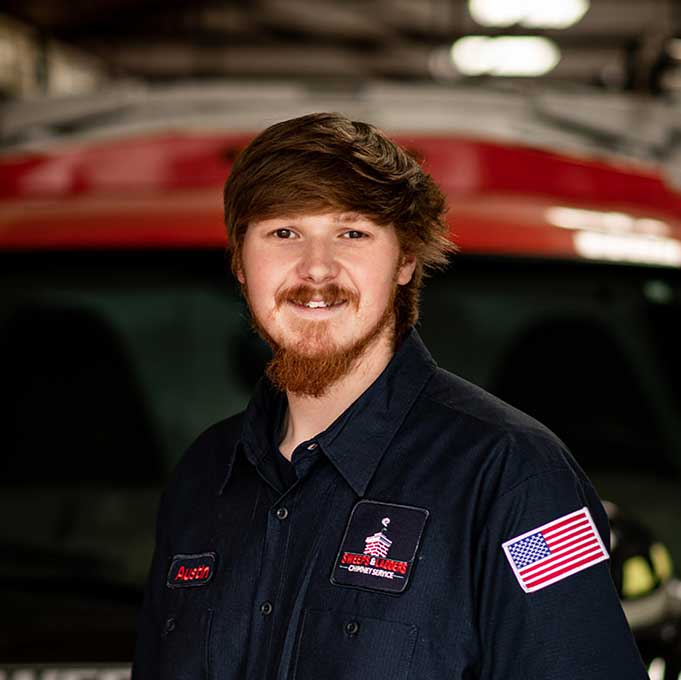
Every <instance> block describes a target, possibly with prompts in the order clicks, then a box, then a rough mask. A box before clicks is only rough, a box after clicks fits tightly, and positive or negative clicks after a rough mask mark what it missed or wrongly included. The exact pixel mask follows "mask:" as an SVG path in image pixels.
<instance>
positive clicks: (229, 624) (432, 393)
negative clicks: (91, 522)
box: [133, 330, 647, 680]
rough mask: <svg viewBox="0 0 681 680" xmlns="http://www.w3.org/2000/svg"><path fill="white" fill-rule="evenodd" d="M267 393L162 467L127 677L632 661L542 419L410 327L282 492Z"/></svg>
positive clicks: (497, 677) (573, 672)
mask: <svg viewBox="0 0 681 680" xmlns="http://www.w3.org/2000/svg"><path fill="white" fill-rule="evenodd" d="M284 399H285V397H284V396H283V395H282V394H280V393H277V392H276V391H274V390H273V388H272V387H271V386H270V385H269V384H268V383H267V382H266V381H262V382H261V383H260V385H259V387H258V389H257V391H256V393H255V395H254V397H253V399H252V401H251V403H250V405H249V406H248V408H247V409H246V411H245V412H243V413H241V414H238V415H236V416H234V417H232V418H228V419H227V420H225V421H222V422H220V423H218V424H217V425H214V426H213V427H211V428H210V429H209V430H207V431H206V432H205V433H204V434H203V435H201V436H200V437H199V438H198V440H197V441H196V442H195V443H194V444H193V445H192V446H191V448H190V449H189V451H188V452H187V454H186V455H185V457H184V458H183V459H182V461H181V462H180V464H179V465H178V467H177V469H176V471H175V473H174V475H173V477H172V480H171V482H170V484H169V486H168V488H167V490H166V492H165V494H164V496H163V499H162V501H161V507H160V510H159V519H158V532H157V545H156V550H155V554H154V558H153V563H152V567H151V573H150V576H149V581H148V585H147V590H146V596H145V603H144V607H143V611H142V614H141V620H140V629H139V637H138V644H137V651H136V656H135V662H134V665H133V678H134V680H148V679H149V680H150V679H152V678H159V679H162V680H170V679H177V680H190V679H192V680H195V679H198V678H210V679H216V680H217V679H219V680H289V679H294V678H295V679H297V680H312V679H320V680H350V679H352V680H357V679H358V678H372V679H377V680H378V679H383V680H407V679H411V680H417V679H418V680H443V678H447V679H448V680H458V679H461V680H463V679H466V680H472V679H474V678H475V679H481V680H501V679H502V678H503V680H513V679H514V678H518V679H521V678H522V680H540V679H541V680H548V679H550V680H606V679H607V680H634V679H635V680H641V679H643V678H646V677H647V675H646V672H645V670H644V667H643V664H642V662H641V660H640V657H639V654H638V651H637V649H636V646H635V643H634V640H633V637H632V635H631V633H630V631H629V628H628V626H627V623H626V620H625V617H624V614H623V612H622V608H621V606H620V604H619V601H618V598H617V595H616V592H615V589H614V587H613V583H612V581H611V578H610V574H609V571H608V561H607V559H606V556H605V553H598V550H606V549H607V547H608V544H609V540H608V538H609V530H608V522H607V518H606V515H605V513H604V511H603V509H602V506H601V503H600V501H599V499H598V497H597V495H596V493H595V491H594V489H593V487H592V486H591V484H590V482H589V481H588V479H587V478H586V477H585V475H584V473H583V472H582V471H581V469H580V468H579V466H578V465H577V464H576V463H575V461H574V459H573V458H572V456H571V455H570V453H569V452H568V451H567V450H566V449H565V447H564V446H563V444H562V443H561V442H560V441H559V440H558V439H557V438H556V437H555V436H554V435H553V434H552V433H551V432H550V431H548V430H547V429H546V428H545V427H543V426H542V425H540V424H539V423H537V422H536V421H534V420H532V419H531V418H529V417H528V416H526V415H524V414H522V413H520V412H519V411H517V410H515V409H513V408H511V407H510V406H508V405H507V404H505V403H503V402H501V401H499V400H498V399H496V398H494V397H493V396H491V395H489V394H488V393H486V392H484V391H483V390H482V389H480V388H478V387H475V386H473V385H471V384H470V383H467V382H466V381H464V380H462V379H461V378H458V377H456V376H454V375H452V374H450V373H448V372H447V371H444V370H442V369H440V368H438V367H437V366H436V364H435V363H434V361H433V360H432V358H431V357H430V355H429V354H428V351H427V350H426V348H425V347H424V345H423V344H422V342H421V340H420V338H419V337H418V335H417V334H416V332H415V331H413V330H412V331H411V333H410V335H409V336H408V337H407V338H406V339H405V340H404V342H403V343H402V344H401V346H400V347H399V348H398V350H397V352H396V354H395V356H394V357H393V358H392V360H391V362H390V363H389V365H388V366H387V367H386V369H385V370H384V372H383V373H382V374H381V375H380V376H379V377H378V379H377V380H376V381H375V382H374V384H373V385H372V386H371V387H370V388H369V389H368V390H367V391H366V392H365V393H364V394H363V395H362V396H361V397H360V398H359V399H358V400H357V401H356V402H355V403H354V404H352V405H351V406H350V407H349V408H348V410H347V411H346V412H345V413H344V414H343V415H342V416H340V417H339V418H338V419H337V420H336V421H335V422H334V423H333V424H332V425H331V426H330V427H329V428H328V429H327V430H325V431H324V432H321V433H320V434H319V435H317V436H316V437H314V439H312V440H309V441H306V442H303V443H302V444H300V445H299V446H298V447H297V448H296V450H295V451H294V454H293V457H292V462H293V466H294V469H295V475H296V477H297V481H295V483H294V484H293V485H292V486H290V487H289V488H287V489H286V488H283V487H282V485H281V475H280V474H277V471H276V469H275V463H274V460H273V457H272V448H273V445H272V441H273V436H274V434H273V433H274V432H275V428H278V427H279V424H280V417H281V413H282V412H283V405H285V401H284ZM594 523H595V524H594ZM580 541H581V543H580ZM584 545H586V548H583V546H584ZM590 545H591V547H589V546H590ZM589 551H591V552H589ZM594 551H595V553H594ZM594 554H595V556H594ZM599 554H600V557H599Z"/></svg>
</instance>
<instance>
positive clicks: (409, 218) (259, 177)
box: [224, 113, 455, 340]
mask: <svg viewBox="0 0 681 680" xmlns="http://www.w3.org/2000/svg"><path fill="white" fill-rule="evenodd" d="M224 206H225V224H226V225H227V233H228V237H229V244H230V248H231V250H232V270H233V271H235V270H236V267H237V266H238V263H239V257H240V252H241V246H242V243H243V238H244V234H245V233H246V229H247V228H248V224H249V223H250V222H253V221H255V220H261V219H268V218H272V217H280V216H283V215H302V214H306V213H308V214H309V213H312V212H325V211H328V210H338V211H343V212H357V213H360V214H362V215H364V216H365V217H368V218H369V219H370V220H372V221H373V222H375V223H376V224H379V225H388V224H392V225H393V226H394V227H395V230H396V232H397V236H398V239H399V242H400V246H401V249H402V253H403V254H404V255H409V256H415V258H416V269H415V271H414V275H413V277H412V280H411V281H410V282H409V283H408V284H406V285H404V286H399V289H398V293H397V296H396V298H395V317H396V320H395V334H396V340H399V339H400V338H401V337H402V336H403V335H404V333H405V332H406V331H407V329H408V328H409V327H410V326H412V325H413V324H414V323H415V322H416V321H417V319H418V313H419V312H418V301H419V292H420V289H421V286H422V282H423V276H424V274H425V273H426V272H427V271H428V270H430V269H433V268H438V267H441V266H443V265H444V264H446V262H447V254H448V253H449V252H452V251H453V250H455V248H454V245H453V244H452V243H451V242H450V241H449V239H448V238H447V233H448V229H447V225H446V223H445V211H446V205H445V198H444V196H443V194H442V192H441V191H440V189H439V188H438V187H437V185H436V184H435V182H434V181H433V179H432V177H430V175H428V174H427V173H426V172H424V171H423V169H422V168H421V166H420V165H419V163H418V161H417V160H416V159H415V158H414V156H412V155H411V154H409V153H407V151H405V150H404V149H402V148H401V147H400V146H398V145H397V144H395V142H393V141H391V140H390V139H388V138H387V137H386V136H385V135H384V134H383V133H382V132H381V131H379V130H378V129H377V128H375V127H374V126H373V125H369V124H368V123H362V122H358V121H352V120H350V119H349V118H346V117H345V116H342V115H340V114H337V113H313V114H309V115H307V116H301V117H300V118H293V119H291V120H286V121H283V122H281V123H277V124H276V125H272V126H271V127H268V128H267V129H266V130H264V131H263V132H262V133H261V134H259V135H258V136H257V137H256V138H255V139H254V140H253V141H252V142H251V143H250V144H249V145H248V146H247V147H246V148H245V149H244V150H243V151H242V153H241V154H240V155H239V157H238V158H237V160H236V162H235V163H234V167H233V168H232V171H231V173H230V176H229V178H228V180H227V182H226V184H225V190H224Z"/></svg>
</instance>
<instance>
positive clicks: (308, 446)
mask: <svg viewBox="0 0 681 680" xmlns="http://www.w3.org/2000/svg"><path fill="white" fill-rule="evenodd" d="M316 448H317V442H312V444H308V445H307V450H308V451H314V450H315V449H316Z"/></svg>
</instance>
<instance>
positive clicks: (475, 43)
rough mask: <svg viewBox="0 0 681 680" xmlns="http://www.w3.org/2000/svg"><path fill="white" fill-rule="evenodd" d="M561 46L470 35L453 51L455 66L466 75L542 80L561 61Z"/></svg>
mask: <svg viewBox="0 0 681 680" xmlns="http://www.w3.org/2000/svg"><path fill="white" fill-rule="evenodd" d="M560 56H561V55H560V50H559V49H558V46H557V45H556V44H555V43H554V42H553V41H552V40H549V39H547V38H541V37H538V36H500V37H498V38H490V37H487V36H482V35H470V36H466V37H465V38H461V39H459V40H457V41H456V42H455V43H454V44H453V45H452V48H451V59H452V63H453V64H454V66H455V67H456V69H457V70H458V71H459V73H462V74H463V75H467V76H479V75H492V76H524V77H532V76H541V75H544V74H545V73H548V72H549V71H551V70H552V69H553V68H555V66H556V65H557V64H558V62H559V61H560Z"/></svg>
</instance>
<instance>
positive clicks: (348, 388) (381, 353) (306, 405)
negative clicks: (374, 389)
mask: <svg viewBox="0 0 681 680" xmlns="http://www.w3.org/2000/svg"><path fill="white" fill-rule="evenodd" d="M393 353H394V351H393V338H392V331H391V332H388V333H383V334H381V335H380V336H379V337H378V338H376V341H375V342H373V343H372V344H371V345H370V346H369V347H367V350H366V352H364V354H363V355H362V356H361V357H360V359H359V360H358V361H357V364H356V365H355V366H354V368H353V369H352V371H351V372H350V373H348V375H346V376H344V377H343V378H341V379H340V380H338V381H337V382H335V383H334V384H333V385H331V387H330V388H329V389H328V390H327V391H326V392H325V393H324V395H322V396H321V397H306V396H300V395H297V394H292V393H290V392H287V394H286V398H287V400H288V412H287V414H286V423H285V427H284V436H283V439H282V440H281V442H280V444H279V450H280V451H281V453H282V454H283V455H284V456H285V457H286V458H287V459H288V460H291V456H292V455H293V451H295V449H296V447H297V446H298V445H299V444H300V443H301V442H304V441H306V440H308V439H312V438H313V437H314V436H315V435H317V434H319V433H320V432H323V431H324V430H325V429H326V428H327V427H328V426H329V425H331V423H332V422H333V421H334V420H336V418H338V416H340V415H341V413H343V412H344V411H345V410H346V409H347V408H348V407H349V406H350V404H352V403H353V402H354V401H356V400H357V398H358V397H359V396H360V395H361V394H362V393H363V392H365V391H366V390H367V389H368V388H369V387H370V386H371V385H372V384H373V382H374V381H375V380H376V378H378V376H379V375H380V374H381V373H382V372H383V369H384V368H385V367H386V366H387V365H388V363H389V362H390V359H391V358H392V355H393Z"/></svg>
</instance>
